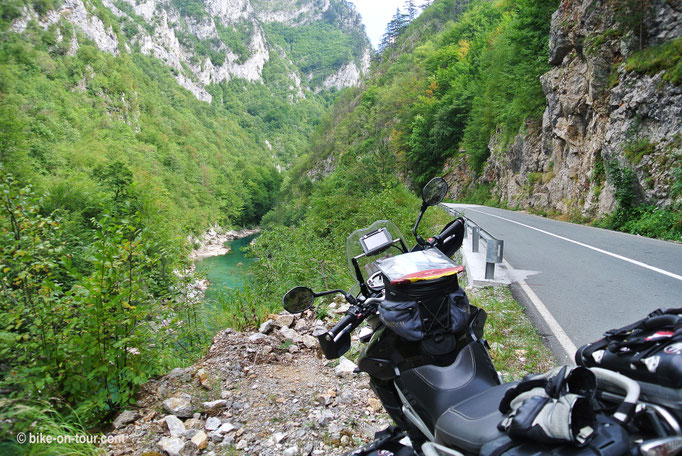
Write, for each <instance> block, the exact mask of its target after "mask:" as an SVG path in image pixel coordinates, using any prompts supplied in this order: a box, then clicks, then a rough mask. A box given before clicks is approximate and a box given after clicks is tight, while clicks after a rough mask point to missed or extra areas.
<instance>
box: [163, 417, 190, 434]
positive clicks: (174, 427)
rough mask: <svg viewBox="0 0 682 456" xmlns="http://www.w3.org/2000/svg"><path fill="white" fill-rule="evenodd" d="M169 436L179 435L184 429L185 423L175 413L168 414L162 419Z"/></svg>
mask: <svg viewBox="0 0 682 456" xmlns="http://www.w3.org/2000/svg"><path fill="white" fill-rule="evenodd" d="M163 421H164V423H166V428H167V429H168V432H170V435H171V437H180V436H181V435H183V434H184V433H185V431H186V428H185V424H184V423H183V422H182V421H180V419H179V418H178V417H177V416H175V415H168V416H166V417H165V418H164V419H163Z"/></svg>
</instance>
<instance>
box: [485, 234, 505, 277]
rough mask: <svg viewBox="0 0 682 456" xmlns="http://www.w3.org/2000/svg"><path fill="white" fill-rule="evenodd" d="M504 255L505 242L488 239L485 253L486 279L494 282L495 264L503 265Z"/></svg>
mask: <svg viewBox="0 0 682 456" xmlns="http://www.w3.org/2000/svg"><path fill="white" fill-rule="evenodd" d="M503 254H504V241H500V240H497V239H488V242H487V247H486V251H485V278H486V280H493V279H494V278H495V263H502V258H503Z"/></svg>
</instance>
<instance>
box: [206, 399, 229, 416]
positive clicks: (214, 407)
mask: <svg viewBox="0 0 682 456" xmlns="http://www.w3.org/2000/svg"><path fill="white" fill-rule="evenodd" d="M201 407H202V408H203V409H204V412H205V413H206V414H208V415H216V414H218V413H219V412H220V411H221V410H222V409H224V408H225V407H227V401H226V400H225V399H217V400H215V401H211V402H202V404H201Z"/></svg>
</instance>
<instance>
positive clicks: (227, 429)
mask: <svg viewBox="0 0 682 456" xmlns="http://www.w3.org/2000/svg"><path fill="white" fill-rule="evenodd" d="M235 429H236V428H235V427H234V426H233V425H232V424H231V423H223V424H222V425H221V426H220V427H219V428H218V429H217V430H216V432H217V433H218V434H227V433H228V432H231V431H234V430H235Z"/></svg>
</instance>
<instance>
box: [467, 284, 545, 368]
mask: <svg viewBox="0 0 682 456" xmlns="http://www.w3.org/2000/svg"><path fill="white" fill-rule="evenodd" d="M467 294H468V295H469V301H470V302H471V304H473V305H475V306H477V307H480V308H482V309H484V310H485V311H486V312H487V313H488V320H487V322H486V326H485V328H486V329H485V338H486V339H487V340H488V343H489V344H490V355H491V357H492V359H493V363H494V364H495V367H496V368H497V370H498V371H499V372H500V373H501V374H502V376H503V377H504V380H505V381H512V380H519V379H521V378H523V377H524V376H525V375H527V374H530V373H536V372H545V371H547V370H549V369H551V368H552V367H554V366H555V365H556V361H555V359H554V356H553V355H552V352H551V351H550V350H549V348H547V346H545V342H544V341H543V340H542V337H541V336H540V334H539V333H538V331H537V330H536V329H535V328H534V327H533V325H532V323H531V321H530V320H529V319H528V317H527V316H526V315H525V314H524V311H523V307H521V306H520V305H519V304H518V303H517V302H516V301H515V300H514V298H513V297H512V295H511V291H510V290H509V288H507V287H486V288H475V289H473V290H470V291H468V292H467Z"/></svg>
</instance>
